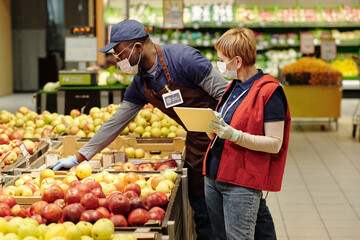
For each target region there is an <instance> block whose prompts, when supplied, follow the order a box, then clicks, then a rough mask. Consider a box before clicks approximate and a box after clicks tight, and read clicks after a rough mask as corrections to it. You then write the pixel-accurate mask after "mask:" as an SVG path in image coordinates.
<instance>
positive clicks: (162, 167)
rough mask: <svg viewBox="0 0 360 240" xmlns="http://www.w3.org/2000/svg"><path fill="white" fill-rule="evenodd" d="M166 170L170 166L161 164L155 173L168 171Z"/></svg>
mask: <svg viewBox="0 0 360 240" xmlns="http://www.w3.org/2000/svg"><path fill="white" fill-rule="evenodd" d="M168 168H170V166H169V165H167V164H166V163H163V164H161V166H159V167H158V168H157V169H156V171H162V170H165V169H168Z"/></svg>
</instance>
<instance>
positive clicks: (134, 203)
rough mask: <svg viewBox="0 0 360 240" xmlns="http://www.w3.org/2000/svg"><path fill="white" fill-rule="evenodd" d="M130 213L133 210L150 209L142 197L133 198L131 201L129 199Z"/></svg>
mask: <svg viewBox="0 0 360 240" xmlns="http://www.w3.org/2000/svg"><path fill="white" fill-rule="evenodd" d="M130 205H131V207H130V211H131V210H134V209H136V208H143V209H146V210H149V209H150V204H149V202H148V201H146V200H145V198H142V197H135V198H133V199H130Z"/></svg>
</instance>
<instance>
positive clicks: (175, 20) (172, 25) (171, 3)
mask: <svg viewBox="0 0 360 240" xmlns="http://www.w3.org/2000/svg"><path fill="white" fill-rule="evenodd" d="M183 13H184V0H163V18H164V26H163V28H164V29H182V28H184V27H185V26H184V20H183Z"/></svg>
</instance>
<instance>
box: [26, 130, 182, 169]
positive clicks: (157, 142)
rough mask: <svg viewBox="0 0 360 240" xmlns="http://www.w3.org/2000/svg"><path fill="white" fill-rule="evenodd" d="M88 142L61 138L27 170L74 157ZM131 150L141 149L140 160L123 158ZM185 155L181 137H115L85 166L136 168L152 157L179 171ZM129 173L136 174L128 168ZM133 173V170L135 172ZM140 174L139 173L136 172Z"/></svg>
mask: <svg viewBox="0 0 360 240" xmlns="http://www.w3.org/2000/svg"><path fill="white" fill-rule="evenodd" d="M88 140H89V139H78V138H76V137H75V136H64V137H63V138H62V140H61V141H60V142H58V141H56V142H57V144H56V146H55V145H54V148H52V149H49V151H48V152H47V153H46V154H44V155H42V156H40V157H39V158H38V159H37V160H35V161H33V162H32V163H31V164H30V166H29V169H30V170H35V171H39V170H42V169H44V168H46V167H48V166H51V165H53V164H54V163H55V162H56V161H57V160H58V159H59V158H64V157H69V156H72V155H74V154H75V153H76V152H78V151H79V149H80V148H81V147H82V146H84V145H85V144H86V143H87V141H88ZM129 147H133V148H134V149H139V148H141V149H143V150H144V152H145V156H144V157H143V158H140V159H135V158H127V156H126V154H125V149H126V148H129ZM184 153H185V138H182V137H176V138H146V139H143V138H133V137H124V136H119V137H117V138H116V139H115V140H114V141H113V142H112V143H110V144H109V145H108V146H107V147H106V148H105V149H104V150H103V151H102V152H101V153H98V154H96V155H95V156H94V157H93V158H92V159H90V160H89V163H90V164H91V165H92V167H93V169H107V168H109V170H110V169H111V167H112V166H113V165H114V163H115V162H123V163H125V162H132V163H134V164H135V165H140V164H141V163H142V162H146V161H148V162H149V161H150V159H151V158H152V157H154V156H158V157H159V158H162V159H164V158H168V157H169V156H170V157H171V158H173V159H175V161H176V163H177V166H178V170H181V169H182V166H183V162H182V159H183V157H184ZM132 170H133V171H136V170H134V169H132ZM136 172H137V171H136ZM139 172H141V171H139Z"/></svg>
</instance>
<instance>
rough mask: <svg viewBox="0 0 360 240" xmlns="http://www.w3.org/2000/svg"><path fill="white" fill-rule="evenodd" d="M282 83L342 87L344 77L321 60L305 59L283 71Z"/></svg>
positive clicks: (287, 66) (286, 67)
mask: <svg viewBox="0 0 360 240" xmlns="http://www.w3.org/2000/svg"><path fill="white" fill-rule="evenodd" d="M282 71H283V73H281V74H279V75H281V78H280V79H281V81H284V82H285V83H287V84H289V85H306V84H310V85H334V86H336V85H340V84H341V80H342V76H341V72H339V71H338V70H337V69H336V68H335V67H334V66H332V65H331V64H329V63H326V62H325V61H323V60H321V59H316V58H314V57H303V58H300V59H299V60H298V61H296V62H295V63H292V64H289V65H286V66H284V67H283V69H282Z"/></svg>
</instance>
